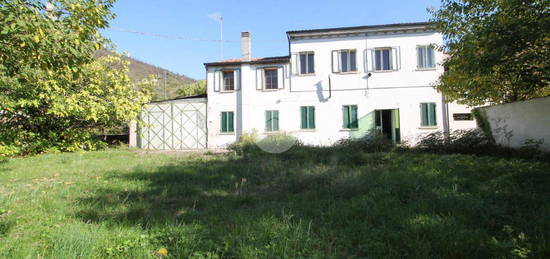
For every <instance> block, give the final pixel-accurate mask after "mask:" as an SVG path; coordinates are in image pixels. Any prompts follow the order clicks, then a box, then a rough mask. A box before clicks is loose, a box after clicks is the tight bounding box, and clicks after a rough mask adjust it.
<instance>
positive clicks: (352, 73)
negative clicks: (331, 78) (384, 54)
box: [333, 71, 359, 75]
mask: <svg viewBox="0 0 550 259" xmlns="http://www.w3.org/2000/svg"><path fill="white" fill-rule="evenodd" d="M333 74H335V75H356V74H359V71H350V72H333Z"/></svg>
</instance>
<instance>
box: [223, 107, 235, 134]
mask: <svg viewBox="0 0 550 259" xmlns="http://www.w3.org/2000/svg"><path fill="white" fill-rule="evenodd" d="M221 117H222V118H221V120H222V121H221V132H223V133H229V132H234V131H235V128H234V127H233V125H234V123H233V120H234V115H233V112H222V116H221Z"/></svg>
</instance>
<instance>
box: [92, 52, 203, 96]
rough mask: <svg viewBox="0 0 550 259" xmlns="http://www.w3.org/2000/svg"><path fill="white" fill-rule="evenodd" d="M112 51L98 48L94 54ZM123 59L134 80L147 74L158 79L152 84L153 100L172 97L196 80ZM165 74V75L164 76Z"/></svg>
mask: <svg viewBox="0 0 550 259" xmlns="http://www.w3.org/2000/svg"><path fill="white" fill-rule="evenodd" d="M112 54H113V52H111V51H108V50H99V51H97V53H96V56H98V57H102V56H106V55H112ZM124 59H126V60H128V61H129V62H130V65H129V67H130V72H129V75H130V78H131V79H132V80H133V81H134V82H138V81H140V80H142V79H144V78H147V77H148V76H149V75H155V76H156V77H157V78H158V80H157V81H156V83H155V84H154V96H153V100H154V101H158V100H165V99H172V98H175V97H177V96H179V95H181V94H179V93H178V90H179V89H181V88H182V87H183V86H185V85H189V84H194V83H196V82H197V81H196V80H194V79H192V78H190V77H187V76H185V75H180V74H177V73H173V72H171V71H169V70H167V69H164V68H160V67H157V66H154V65H151V64H147V63H145V62H143V61H140V60H137V59H135V58H131V57H124ZM165 75H166V76H165ZM165 80H166V92H165V87H164V85H165Z"/></svg>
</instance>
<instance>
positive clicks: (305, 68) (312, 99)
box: [205, 23, 475, 148]
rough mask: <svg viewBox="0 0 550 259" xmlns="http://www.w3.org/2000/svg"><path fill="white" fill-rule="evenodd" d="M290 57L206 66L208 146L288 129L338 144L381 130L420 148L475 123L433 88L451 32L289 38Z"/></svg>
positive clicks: (398, 27)
mask: <svg viewBox="0 0 550 259" xmlns="http://www.w3.org/2000/svg"><path fill="white" fill-rule="evenodd" d="M287 37H288V40H289V48H290V49H289V56H283V57H269V58H251V48H250V33H248V32H243V33H242V57H241V58H239V59H231V60H224V61H220V62H213V63H206V64H205V67H206V72H207V96H208V98H207V122H206V123H207V125H206V127H207V129H208V136H207V138H208V147H209V148H219V147H224V146H226V145H228V144H230V143H233V142H235V141H236V140H237V139H238V138H239V136H240V135H241V134H244V133H247V132H253V131H256V132H257V133H259V134H260V135H266V134H272V133H274V132H286V133H288V134H290V135H292V136H295V137H296V138H298V139H300V140H301V141H302V142H304V143H306V144H312V145H329V144H332V143H334V142H336V141H338V140H340V139H342V138H349V137H354V138H355V137H361V136H364V135H365V134H367V133H368V132H369V131H371V130H373V129H376V130H378V131H380V132H383V133H384V135H385V136H387V137H388V138H391V139H392V140H394V141H395V142H400V141H403V140H408V141H411V142H413V143H414V141H415V140H416V139H417V138H418V136H420V135H422V134H424V133H428V132H431V131H435V130H439V131H449V130H454V129H467V128H473V127H475V122H474V120H473V119H472V118H471V114H470V108H468V107H466V106H462V105H458V104H454V103H452V104H447V103H445V99H444V97H443V96H442V94H441V93H439V92H437V91H436V90H435V89H434V88H433V87H432V85H433V83H434V82H436V80H437V79H438V77H439V75H440V74H441V73H443V67H442V66H441V65H440V63H441V61H442V59H443V53H441V52H439V51H437V50H436V49H435V48H434V46H437V45H441V44H442V41H443V39H442V35H441V34H440V33H438V32H436V31H434V30H433V29H432V28H431V24H430V23H405V24H389V25H375V26H360V27H346V28H331V29H316V30H302V31H289V32H287Z"/></svg>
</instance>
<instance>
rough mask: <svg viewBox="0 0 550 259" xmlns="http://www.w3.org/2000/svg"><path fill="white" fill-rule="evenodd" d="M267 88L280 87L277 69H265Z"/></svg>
mask: <svg viewBox="0 0 550 259" xmlns="http://www.w3.org/2000/svg"><path fill="white" fill-rule="evenodd" d="M264 78H265V86H264V87H265V89H278V88H279V86H278V82H277V69H274V68H271V69H267V68H266V69H264Z"/></svg>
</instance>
